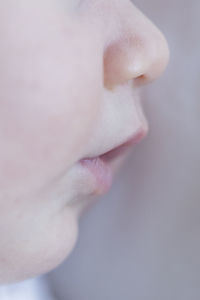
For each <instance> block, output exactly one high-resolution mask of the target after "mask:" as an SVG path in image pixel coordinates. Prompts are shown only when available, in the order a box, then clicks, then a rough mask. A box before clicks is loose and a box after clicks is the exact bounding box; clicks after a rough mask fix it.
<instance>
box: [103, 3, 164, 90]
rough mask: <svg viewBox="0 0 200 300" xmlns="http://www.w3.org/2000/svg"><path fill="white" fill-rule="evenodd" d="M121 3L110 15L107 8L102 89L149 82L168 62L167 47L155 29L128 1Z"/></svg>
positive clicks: (157, 75) (155, 77)
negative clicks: (108, 20)
mask: <svg viewBox="0 0 200 300" xmlns="http://www.w3.org/2000/svg"><path fill="white" fill-rule="evenodd" d="M115 2H116V1H115ZM121 2H123V4H122V5H121V6H120V7H119V6H116V5H115V6H114V7H115V9H114V8H113V9H112V13H111V9H110V25H109V26H108V28H109V30H108V29H107V32H108V33H107V43H106V46H105V49H104V86H105V87H106V88H108V89H113V88H114V87H116V86H118V85H122V84H124V83H126V82H128V81H130V80H133V81H134V84H135V85H143V84H146V83H149V82H151V81H153V80H155V79H157V78H158V77H159V76H160V75H161V73H162V72H163V71H164V70H165V68H166V66H167V64H168V60H169V48H168V44H167V41H166V39H165V38H164V36H163V34H162V33H161V32H160V31H159V29H158V28H157V27H156V26H155V25H154V24H153V23H152V22H151V21H150V20H149V19H148V18H147V17H146V16H145V15H143V14H142V13H141V12H140V10H138V9H137V8H136V7H135V6H134V5H133V4H132V3H131V2H130V1H127V0H123V1H121ZM111 17H112V18H113V19H112V22H111ZM113 37H114V38H113Z"/></svg>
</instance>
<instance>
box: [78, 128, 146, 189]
mask: <svg viewBox="0 0 200 300" xmlns="http://www.w3.org/2000/svg"><path fill="white" fill-rule="evenodd" d="M146 135H147V130H146V129H143V128H142V129H140V130H138V132H136V133H135V134H134V135H133V136H132V137H131V138H129V139H128V140H127V141H126V142H124V143H122V144H121V145H119V146H117V147H115V148H113V149H111V150H110V151H108V152H106V153H103V154H102V155H100V156H97V157H93V158H83V159H81V160H80V161H79V163H80V165H81V166H82V167H83V168H85V169H86V170H87V171H88V172H89V173H90V174H91V175H92V176H93V177H94V178H95V180H96V190H95V194H96V195H102V194H105V193H106V192H107V191H109V189H110V188H111V186H112V182H113V174H112V168H111V162H112V161H113V160H115V159H116V158H117V157H119V156H120V155H123V154H124V153H126V152H127V151H128V150H129V149H130V148H131V147H133V146H134V145H136V144H137V143H139V142H140V141H141V140H142V139H143V138H144V137H145V136H146Z"/></svg>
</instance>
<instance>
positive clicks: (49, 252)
mask: <svg viewBox="0 0 200 300" xmlns="http://www.w3.org/2000/svg"><path fill="white" fill-rule="evenodd" d="M0 41H1V47H0V283H10V282H15V281H20V280H24V279H27V278H30V277H34V276H37V275H40V274H44V273H46V272H48V271H50V270H52V269H53V268H55V267H56V266H57V265H58V264H60V263H61V262H62V261H63V260H64V259H65V258H66V257H67V256H68V255H69V254H70V252H71V251H72V249H73V247H74V245H75V242H76V239H77V232H78V219H79V217H80V215H81V213H82V210H83V208H84V205H85V204H82V203H86V202H87V198H88V199H89V198H90V196H91V195H94V194H95V191H94V190H93V184H92V181H90V183H87V180H86V179H85V178H84V177H83V176H82V174H81V170H80V168H79V164H78V161H79V160H80V159H82V158H84V157H88V156H90V155H91V156H95V155H98V154H99V153H104V152H106V151H107V150H108V149H111V148H112V147H115V146H116V145H117V144H119V143H120V142H122V141H124V140H126V138H128V137H129V136H130V135H131V134H132V133H134V132H136V131H137V130H138V129H139V128H140V129H141V128H143V130H144V131H147V124H146V122H145V119H144V117H143V114H142V112H141V108H140V105H139V104H138V101H135V100H133V98H132V97H131V95H132V93H136V92H137V88H138V86H141V85H143V84H145V83H147V82H150V81H153V80H155V79H157V78H158V77H159V76H160V75H161V73H162V72H163V71H164V69H165V67H166V65H167V62H168V59H169V50H168V45H167V42H166V40H165V38H164V37H163V35H162V34H161V32H160V31H159V30H158V29H157V28H156V27H155V26H154V25H153V24H152V23H151V22H150V21H149V20H148V19H147V17H145V16H144V15H143V14H142V13H141V12H140V11H139V10H138V9H137V8H136V7H135V6H134V5H133V4H132V3H131V2H130V1H129V0H98V1H97V0H96V1H95V0H80V1H77V0H75V1H74V0H66V1H64V0H29V1H27V0H26V1H25V0H18V1H14V0H0ZM122 129H123V130H122ZM84 201H86V202H84Z"/></svg>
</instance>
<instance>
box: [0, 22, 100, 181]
mask: <svg viewBox="0 0 200 300" xmlns="http://www.w3.org/2000/svg"><path fill="white" fill-rule="evenodd" d="M85 32H87V33H85ZM85 32H84V30H82V29H80V27H78V29H77V28H76V29H74V30H73V31H72V32H68V31H66V29H64V30H63V32H62V33H61V36H60V39H58V40H56V41H54V42H52V45H49V47H48V49H51V50H50V51H48V52H45V51H44V50H45V48H44V49H43V48H42V49H41V50H40V52H39V53H38V54H35V53H34V55H33V53H32V52H30V53H28V55H27V57H26V59H25V58H22V60H21V61H19V59H17V58H15V57H10V59H11V60H15V66H16V67H15V69H14V70H13V72H12V77H10V78H9V77H8V78H7V82H5V86H8V89H7V90H5V89H4V95H1V96H4V97H1V99H3V100H2V101H1V113H0V124H1V126H0V134H1V139H0V144H1V145H0V146H1V154H0V155H1V156H0V164H1V166H0V167H1V168H0V170H1V173H0V179H1V182H4V183H7V184H8V185H9V184H11V183H12V184H16V185H17V184H18V183H19V180H21V179H23V180H25V182H27V181H28V180H30V178H32V180H35V179H37V182H38V184H39V183H40V184H41V185H42V184H43V181H44V179H46V180H47V177H49V178H51V176H56V174H57V173H59V172H62V171H63V170H65V169H67V168H68V167H69V166H70V165H71V164H73V163H74V162H75V161H76V160H77V159H80V158H81V155H82V154H83V152H84V145H85V144H86V143H87V140H88V138H89V136H90V134H91V131H92V129H93V128H94V126H95V121H96V118H97V114H98V111H99V109H100V105H101V93H102V90H103V89H102V61H101V58H102V55H101V53H100V52H101V47H100V45H99V42H97V41H95V39H91V35H90V34H89V33H88V29H87V30H85ZM63 36H64V37H65V38H64V37H63ZM30 74H31V75H30ZM36 175H37V176H36ZM36 177H37V178H36ZM6 178H9V181H8V182H5V180H6ZM25 182H24V184H25Z"/></svg>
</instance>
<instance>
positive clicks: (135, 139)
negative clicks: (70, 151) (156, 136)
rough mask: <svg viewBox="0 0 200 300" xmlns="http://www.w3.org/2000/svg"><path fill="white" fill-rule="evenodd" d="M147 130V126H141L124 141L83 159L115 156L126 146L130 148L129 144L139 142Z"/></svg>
mask: <svg viewBox="0 0 200 300" xmlns="http://www.w3.org/2000/svg"><path fill="white" fill-rule="evenodd" d="M147 132H148V128H146V127H142V128H140V129H139V130H138V131H137V132H135V133H134V134H133V135H132V136H131V137H130V138H128V139H127V140H126V141H124V142H122V143H120V144H119V145H116V146H115V147H113V148H111V149H110V150H108V151H106V152H104V153H102V154H99V155H96V156H95V157H87V158H84V159H94V158H97V157H101V158H109V157H111V156H112V157H113V156H116V155H117V154H119V153H120V152H121V151H122V150H124V149H126V148H130V147H131V146H133V145H135V144H137V143H138V142H140V141H141V140H142V139H143V138H144V137H145V136H146V135H147Z"/></svg>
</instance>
